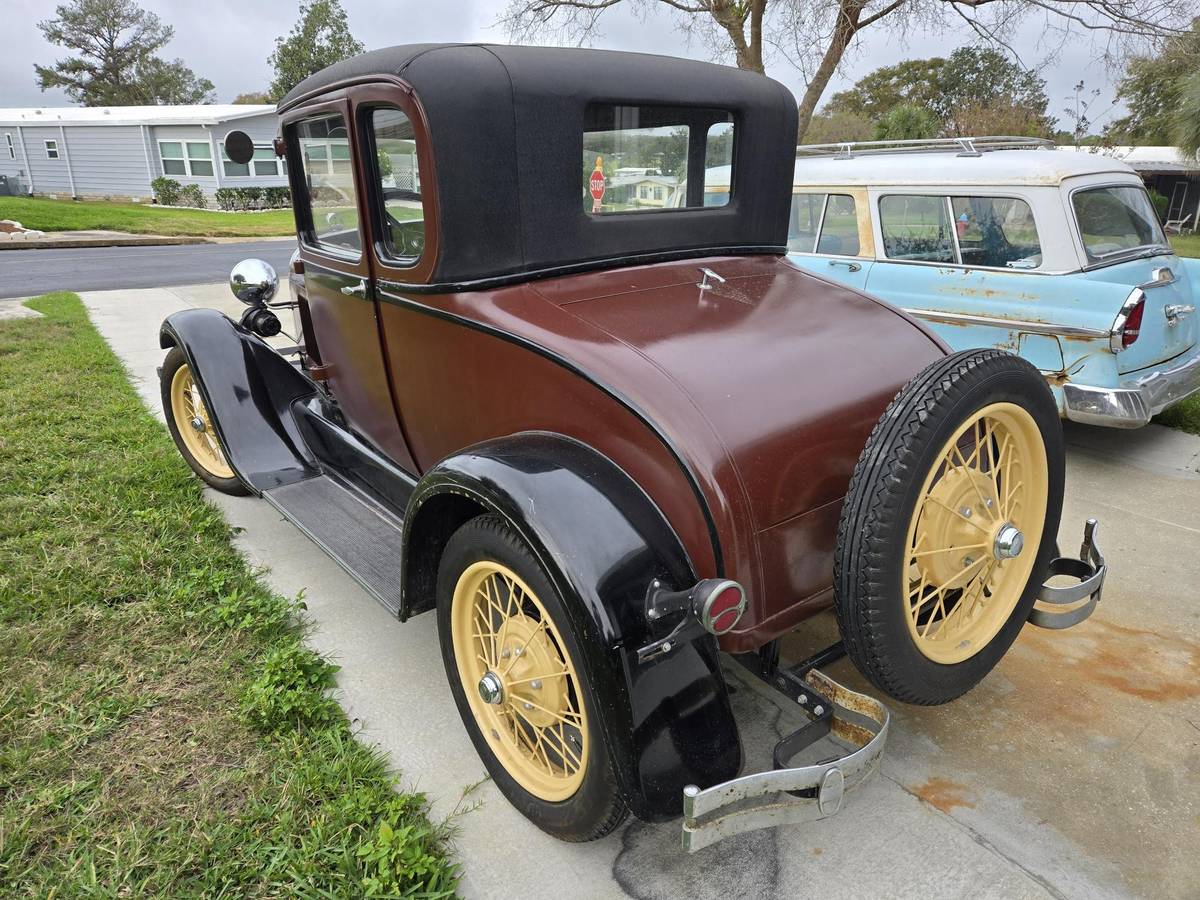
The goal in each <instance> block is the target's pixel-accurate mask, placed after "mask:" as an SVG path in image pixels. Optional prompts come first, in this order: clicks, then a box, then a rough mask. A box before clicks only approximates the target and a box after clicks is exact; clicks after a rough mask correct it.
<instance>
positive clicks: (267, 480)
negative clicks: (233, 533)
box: [158, 309, 317, 494]
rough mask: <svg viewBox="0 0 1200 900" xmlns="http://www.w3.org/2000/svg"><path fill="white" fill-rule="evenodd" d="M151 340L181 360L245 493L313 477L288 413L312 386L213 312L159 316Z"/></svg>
mask: <svg viewBox="0 0 1200 900" xmlns="http://www.w3.org/2000/svg"><path fill="white" fill-rule="evenodd" d="M158 342H159V346H161V347H162V348H163V349H164V350H165V349H167V348H170V347H179V348H180V349H181V350H182V351H183V353H184V355H185V356H186V357H187V361H188V365H189V366H190V367H191V369H192V373H193V375H194V376H195V379H196V383H197V385H199V387H200V393H201V395H202V396H203V398H204V403H205V405H206V406H207V407H208V412H209V416H210V417H211V418H212V421H213V427H214V428H215V429H216V431H217V435H218V436H219V437H220V439H221V444H222V445H223V446H224V448H225V454H226V457H227V458H228V460H229V464H230V466H232V467H233V470H234V472H236V473H237V475H238V478H240V479H241V480H242V482H243V483H245V485H246V486H247V487H249V488H250V489H251V490H253V491H254V492H255V493H257V494H261V493H262V492H263V491H265V490H269V489H271V488H273V487H278V486H280V485H283V484H290V483H292V482H294V481H299V480H301V479H303V478H308V477H310V476H312V475H315V474H317V467H316V460H315V459H314V457H313V454H312V452H311V451H310V450H309V449H308V448H307V447H306V446H305V443H304V441H303V440H302V439H301V436H300V432H299V430H298V428H297V425H296V420H295V417H294V416H293V415H292V412H291V405H292V403H293V402H294V401H295V400H297V399H300V398H303V397H308V396H311V395H312V394H314V393H316V386H315V385H314V384H313V382H312V381H310V380H309V379H308V378H307V377H305V376H304V375H303V374H302V373H301V372H300V371H299V370H297V369H296V367H295V366H293V365H292V364H291V363H289V362H288V361H287V360H286V359H284V358H283V357H282V356H280V355H279V354H278V353H276V352H275V350H273V349H272V348H271V347H270V346H268V345H267V344H266V343H265V342H264V341H263V340H262V338H260V337H258V335H255V334H252V333H250V332H249V331H246V330H245V329H243V328H241V327H240V326H239V325H238V324H237V323H236V322H233V321H232V320H231V319H229V318H228V317H226V316H224V315H222V314H221V313H219V312H217V311H216V310H215V309H186V310H183V311H181V312H177V313H174V314H172V315H170V316H168V317H167V319H166V320H165V321H164V322H163V323H162V327H161V329H160V330H159V337H158ZM168 414H169V412H168Z"/></svg>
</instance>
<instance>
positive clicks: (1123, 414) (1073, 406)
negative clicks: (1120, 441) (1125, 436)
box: [1062, 353, 1200, 428]
mask: <svg viewBox="0 0 1200 900" xmlns="http://www.w3.org/2000/svg"><path fill="white" fill-rule="evenodd" d="M1062 390H1063V404H1064V407H1065V411H1066V416H1067V418H1068V419H1070V420H1071V421H1073V422H1082V423H1084V424H1085V425H1107V426H1109V427H1114V428H1139V427H1141V426H1142V425H1145V424H1146V423H1147V422H1149V421H1150V419H1151V418H1153V417H1154V416H1156V415H1157V414H1158V413H1160V412H1162V411H1163V410H1164V409H1166V408H1167V407H1168V406H1171V405H1173V404H1175V403H1178V402H1179V401H1180V400H1183V399H1184V398H1186V397H1188V396H1190V395H1192V394H1194V393H1196V392H1197V391H1200V353H1193V354H1191V355H1189V356H1187V357H1186V358H1185V359H1184V360H1183V361H1182V362H1178V363H1176V364H1174V365H1170V366H1167V367H1164V368H1160V369H1156V370H1154V371H1153V372H1151V373H1149V374H1148V375H1142V376H1140V377H1138V378H1133V379H1130V380H1129V381H1124V382H1122V383H1121V386H1120V387H1117V388H1103V387H1092V386H1090V385H1086V384H1072V383H1071V382H1067V383H1066V384H1064V385H1063V388H1062Z"/></svg>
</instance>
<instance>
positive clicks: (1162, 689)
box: [83, 286, 1200, 900]
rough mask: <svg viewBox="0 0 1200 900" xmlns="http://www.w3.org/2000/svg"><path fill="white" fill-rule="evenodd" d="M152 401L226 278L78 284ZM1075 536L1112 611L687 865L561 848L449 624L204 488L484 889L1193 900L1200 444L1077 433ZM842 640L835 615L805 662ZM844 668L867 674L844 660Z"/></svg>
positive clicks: (1045, 640)
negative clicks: (300, 613)
mask: <svg viewBox="0 0 1200 900" xmlns="http://www.w3.org/2000/svg"><path fill="white" fill-rule="evenodd" d="M83 297H84V302H85V303H86V304H87V307H88V309H89V311H90V313H91V315H92V319H93V321H94V322H95V323H96V325H97V327H98V328H99V329H100V331H101V333H103V334H104V336H105V337H106V338H107V339H108V340H109V342H110V343H111V344H112V346H113V348H114V349H115V350H116V351H117V353H118V354H119V355H120V356H121V358H122V359H123V360H124V361H125V363H126V365H127V366H128V367H129V370H130V375H131V378H132V379H133V381H134V383H135V385H136V386H137V387H138V389H139V390H140V391H141V393H142V395H143V397H145V399H146V402H147V403H148V405H149V406H150V408H151V409H152V410H154V411H155V412H156V413H159V399H158V396H159V395H158V386H157V381H156V378H155V373H154V367H155V366H156V365H158V364H159V362H160V361H161V357H162V353H161V351H159V349H158V342H157V331H158V325H159V322H160V321H161V320H162V318H163V317H164V316H166V315H168V314H169V313H171V312H173V311H175V310H178V309H182V308H185V307H187V306H192V305H198V306H216V307H219V308H224V309H226V310H227V311H230V312H233V313H235V314H236V313H237V312H239V311H240V307H239V306H238V304H236V302H235V301H233V299H232V298H231V297H230V296H229V295H228V293H227V292H226V289H225V288H224V286H216V287H202V288H173V289H156V290H131V291H121V292H97V293H88V294H84V295H83ZM1067 437H1068V442H1069V446H1070V451H1069V454H1068V465H1067V501H1066V508H1065V510H1064V517H1063V521H1064V527H1063V530H1062V534H1061V542H1062V544H1063V546H1065V547H1071V546H1073V545H1077V544H1078V542H1079V538H1080V532H1081V526H1082V522H1083V519H1084V518H1085V517H1086V516H1088V515H1095V516H1097V517H1098V518H1099V519H1100V521H1101V532H1100V536H1101V545H1102V547H1103V548H1104V550H1105V552H1106V553H1107V555H1108V558H1109V560H1110V562H1111V563H1112V573H1111V575H1110V577H1109V581H1108V587H1107V589H1106V591H1105V595H1104V600H1103V603H1102V604H1101V608H1100V610H1099V611H1098V612H1097V614H1096V615H1095V616H1094V617H1093V618H1092V619H1091V620H1090V621H1089V622H1088V623H1086V624H1084V625H1082V626H1080V627H1078V628H1076V629H1074V630H1072V631H1067V632H1064V633H1052V632H1044V631H1041V630H1039V629H1036V628H1034V627H1032V626H1029V627H1026V629H1025V630H1024V632H1023V633H1022V634H1021V636H1020V638H1019V639H1018V641H1017V643H1016V645H1015V646H1014V648H1013V650H1012V651H1011V652H1010V653H1009V654H1008V656H1007V657H1006V658H1005V660H1004V661H1003V662H1002V663H1001V665H1000V666H999V667H998V668H997V670H996V671H995V672H994V673H993V674H992V675H991V676H989V677H988V678H987V679H986V680H985V681H984V683H983V684H982V685H981V686H980V687H979V688H977V689H976V690H974V691H972V692H971V693H970V694H968V695H967V696H966V697H964V698H962V699H961V700H959V701H957V702H955V703H952V704H950V705H948V706H944V707H938V708H933V709H925V708H915V707H905V706H902V705H900V704H894V703H893V704H890V706H891V709H892V712H893V717H894V718H893V731H892V737H891V740H890V744H889V747H888V751H887V756H886V759H885V761H884V765H883V777H881V778H879V779H877V780H876V781H875V782H874V783H872V784H871V785H870V786H869V787H868V788H866V789H864V790H863V791H862V792H860V793H859V794H858V795H857V796H856V797H855V798H854V800H853V802H852V803H850V804H849V807H848V808H847V809H845V810H843V812H842V813H840V814H839V815H838V816H836V817H835V818H834V819H831V820H827V821H825V822H819V823H816V824H813V825H807V826H798V827H792V828H786V829H778V830H768V831H761V832H756V833H750V834H747V835H743V836H740V837H737V838H734V839H731V840H728V841H726V842H724V843H721V844H718V845H716V846H714V847H710V848H708V849H707V850H705V851H702V852H701V853H699V854H696V855H695V856H692V857H686V856H684V855H683V854H682V853H681V852H680V851H679V849H678V847H679V826H678V823H670V824H666V825H656V826H648V825H644V824H640V823H636V822H634V823H631V824H629V825H627V826H626V827H625V828H623V829H622V830H621V831H620V832H619V833H617V834H614V835H611V836H610V837H608V838H606V839H604V840H601V841H598V842H596V843H592V844H585V845H571V844H563V843H559V842H557V841H554V840H552V839H551V838H549V837H547V836H546V835H544V834H543V833H541V832H540V831H538V830H537V829H536V828H534V827H533V826H532V825H530V824H529V823H528V822H526V821H525V820H524V819H523V818H521V817H520V816H519V815H518V814H517V813H516V812H515V811H514V810H513V809H512V808H511V807H510V806H509V805H508V804H507V802H506V801H505V800H504V799H503V797H501V795H500V794H499V792H498V791H497V790H496V789H495V787H494V786H493V785H491V783H490V782H487V783H484V784H482V785H480V786H478V787H477V788H476V789H474V790H473V791H470V787H471V786H472V785H475V784H476V783H478V782H479V781H480V780H481V779H483V778H484V770H483V767H482V765H481V764H480V762H479V760H478V758H477V757H476V755H475V752H474V750H473V748H472V747H471V744H470V742H469V741H468V739H467V736H466V733H465V732H464V730H463V728H462V726H461V724H460V722H459V719H458V714H457V711H456V710H455V707H454V704H453V702H452V700H451V698H450V693H449V690H448V688H447V686H446V679H445V676H444V672H443V669H442V662H441V658H440V654H439V651H438V644H437V635H436V633H435V623H434V621H433V618H432V616H420V617H418V618H417V619H414V620H412V621H410V622H409V623H408V624H406V625H401V624H399V623H398V622H397V621H395V620H394V619H392V618H391V617H390V616H389V615H388V614H387V613H386V612H385V611H384V610H383V609H382V608H381V607H380V606H379V605H378V604H377V603H376V602H375V601H374V600H372V599H370V598H369V597H368V596H367V595H366V594H364V593H363V591H362V590H361V589H360V588H359V587H358V586H357V585H356V584H355V582H353V581H352V580H351V579H350V578H349V577H348V576H346V575H345V574H344V573H343V572H342V571H341V569H339V568H338V566H337V565H336V564H334V563H333V562H332V561H330V560H329V559H327V558H326V557H325V556H324V555H323V554H321V553H320V552H319V551H318V550H316V549H315V548H314V547H313V545H312V544H311V543H310V542H309V541H308V540H307V539H306V538H304V537H303V536H302V535H301V534H300V533H299V532H298V531H297V530H296V529H295V528H293V527H292V526H291V525H290V524H288V523H287V522H285V521H282V520H281V519H280V518H279V516H278V514H277V513H275V512H274V511H273V510H272V508H271V507H270V506H269V505H268V504H266V503H263V502H260V501H257V500H253V499H247V498H230V497H225V496H222V495H219V494H215V493H211V492H210V496H211V499H212V500H213V502H215V503H217V504H218V505H219V506H220V507H221V508H222V509H223V510H224V512H225V514H226V516H227V518H228V519H229V521H230V523H231V524H232V525H234V526H237V527H238V528H241V529H243V530H242V531H241V532H240V533H239V535H238V537H237V539H236V540H237V543H238V546H239V547H240V548H241V550H242V551H243V552H244V553H245V554H246V555H247V556H248V557H249V558H250V559H251V560H252V561H253V562H254V563H256V564H258V565H261V566H263V567H267V568H268V569H269V571H268V572H267V579H268V581H269V582H270V583H271V584H272V585H273V586H274V587H275V588H276V589H277V590H279V591H280V592H282V593H285V594H293V595H294V594H296V593H299V592H300V591H303V592H304V596H305V600H306V603H307V605H308V609H309V613H310V614H311V616H312V617H313V619H314V620H315V622H316V626H317V627H316V630H315V632H314V635H313V643H314V644H315V646H316V647H317V648H318V649H319V650H321V651H323V652H325V653H327V654H328V655H330V656H331V657H333V658H334V659H335V660H336V661H337V662H338V663H340V664H341V666H342V671H341V673H340V677H339V690H340V693H341V700H342V703H343V705H344V706H345V708H346V709H347V711H348V712H349V714H350V715H351V716H352V717H353V718H354V719H355V720H357V721H358V722H359V723H360V724H361V726H362V732H363V736H364V738H365V739H367V740H369V741H373V742H375V743H377V744H378V745H379V746H380V747H382V748H383V749H384V750H385V751H386V752H387V754H388V755H389V757H390V758H391V760H392V761H393V763H394V764H395V766H396V767H397V768H398V769H399V770H400V771H401V772H402V773H403V777H404V781H405V783H406V784H408V785H412V786H415V787H416V788H418V789H420V790H423V791H425V792H427V793H428V794H429V797H430V799H431V801H432V805H433V815H434V816H435V817H443V816H451V815H454V817H455V821H456V823H457V825H458V828H459V834H458V838H457V846H458V852H459V857H460V859H461V860H462V863H463V866H464V870H465V878H464V882H463V892H464V894H466V895H467V896H471V897H497V898H499V897H512V896H527V897H559V896H563V895H564V894H569V895H571V896H579V897H588V898H602V897H622V896H633V897H645V898H667V897H689V898H708V897H719V898H723V900H728V898H731V897H767V896H781V897H798V896H818V897H823V898H839V897H846V898H858V897H866V896H870V897H876V896H889V897H896V896H914V897H966V896H970V897H1005V898H1011V897H1080V898H1083V897H1087V898H1092V897H1107V896H1142V897H1156V898H1159V897H1172V898H1194V897H1198V896H1200V639H1198V632H1200V628H1198V626H1200V596H1198V595H1200V439H1197V438H1193V437H1190V436H1187V435H1183V434H1180V433H1177V432H1173V431H1169V430H1166V429H1162V428H1159V427H1157V426H1150V427H1148V428H1146V429H1143V430H1141V431H1138V432H1133V433H1120V432H1115V431H1105V430H1099V429H1086V428H1076V427H1071V428H1069V429H1068V432H1067ZM834 635H835V628H834V624H833V622H832V619H831V617H829V616H824V617H821V618H818V619H817V620H815V621H814V622H813V623H811V624H810V625H808V626H806V628H805V630H804V633H803V634H802V635H797V636H794V638H793V639H791V640H789V642H788V643H789V646H788V647H787V649H786V651H785V652H786V655H788V656H793V657H796V658H799V657H801V656H802V655H803V654H805V653H807V652H808V651H810V650H813V649H816V648H817V647H819V646H821V645H823V644H824V643H828V642H829V641H831V640H832V639H833V637H834ZM829 673H830V674H831V675H832V676H833V677H835V678H838V679H841V680H843V681H845V682H847V683H848V684H850V685H851V686H854V687H857V688H858V689H860V690H861V689H864V683H863V681H862V679H861V678H860V677H859V676H858V674H857V672H855V671H854V669H853V667H852V666H851V665H850V663H849V662H847V661H845V660H843V661H841V662H840V663H838V664H836V665H834V666H832V667H830V669H829ZM734 686H735V688H736V693H735V704H736V707H737V713H738V717H739V723H740V726H741V728H742V733H743V740H744V743H745V745H746V750H747V756H748V757H749V760H750V762H751V763H752V764H756V765H760V766H761V765H765V764H766V761H767V759H768V757H769V751H770V747H771V746H772V744H773V743H774V741H775V740H776V739H777V735H779V734H782V733H784V732H785V730H790V729H791V728H794V727H796V726H798V725H799V724H800V721H799V719H798V717H797V713H796V712H795V710H793V709H791V708H790V707H788V705H787V704H786V703H782V702H777V699H776V697H775V696H774V695H772V694H770V693H769V692H767V691H765V690H762V689H760V688H759V687H758V686H757V685H753V684H749V683H747V682H746V681H744V680H742V679H738V680H737V681H736V682H735V685H734Z"/></svg>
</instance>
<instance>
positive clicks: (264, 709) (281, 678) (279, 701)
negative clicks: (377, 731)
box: [242, 639, 341, 731]
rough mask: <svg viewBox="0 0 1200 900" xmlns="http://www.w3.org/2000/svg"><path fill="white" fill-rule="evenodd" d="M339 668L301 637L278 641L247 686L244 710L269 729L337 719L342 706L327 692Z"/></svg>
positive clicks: (243, 699) (250, 718)
mask: <svg viewBox="0 0 1200 900" xmlns="http://www.w3.org/2000/svg"><path fill="white" fill-rule="evenodd" d="M338 668H339V667H338V666H335V665H334V664H333V663H331V662H329V661H328V660H325V659H322V658H321V657H320V656H318V655H317V654H316V653H314V652H313V651H312V650H310V649H308V648H307V647H305V646H304V645H303V644H301V643H300V642H299V640H298V639H297V640H293V641H288V642H287V643H284V644H281V645H278V646H276V647H275V648H273V649H272V650H269V651H268V652H267V654H266V657H265V658H264V659H263V664H262V672H261V674H259V676H258V677H257V678H256V679H254V681H253V682H251V684H250V686H249V687H248V688H247V689H246V693H245V695H244V696H243V697H242V711H243V712H244V713H245V715H246V718H247V719H249V721H250V722H251V723H252V724H254V725H257V726H258V727H260V728H262V729H264V730H266V731H280V730H283V729H285V728H289V727H298V726H304V725H324V724H328V723H331V722H336V721H338V719H339V717H340V716H341V710H340V708H339V707H338V705H337V702H336V701H335V700H334V699H333V698H332V697H330V696H328V695H327V694H326V693H325V692H326V691H327V690H328V689H329V688H331V687H333V676H334V673H335V672H337V670H338Z"/></svg>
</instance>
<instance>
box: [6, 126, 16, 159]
mask: <svg viewBox="0 0 1200 900" xmlns="http://www.w3.org/2000/svg"><path fill="white" fill-rule="evenodd" d="M4 143H5V144H7V145H8V158H9V159H16V158H17V148H16V147H14V146H13V139H12V135H11V134H9V133H8V132H5V134H4Z"/></svg>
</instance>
